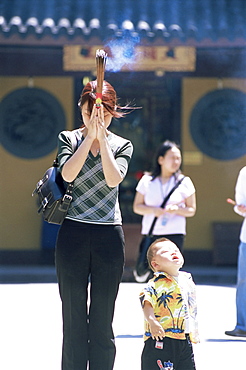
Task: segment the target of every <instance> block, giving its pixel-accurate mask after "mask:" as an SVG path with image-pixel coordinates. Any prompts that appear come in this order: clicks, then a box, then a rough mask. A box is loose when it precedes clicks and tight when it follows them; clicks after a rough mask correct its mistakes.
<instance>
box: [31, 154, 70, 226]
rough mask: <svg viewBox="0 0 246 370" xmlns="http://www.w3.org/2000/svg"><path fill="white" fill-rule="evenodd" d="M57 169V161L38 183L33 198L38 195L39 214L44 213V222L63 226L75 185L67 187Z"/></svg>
mask: <svg viewBox="0 0 246 370" xmlns="http://www.w3.org/2000/svg"><path fill="white" fill-rule="evenodd" d="M57 167H58V163H57V160H55V161H54V164H53V166H52V167H50V168H49V169H48V170H47V171H46V172H45V174H44V176H43V178H42V179H41V180H39V182H38V183H37V185H36V188H35V189H34V191H33V193H32V196H34V195H35V194H36V195H37V203H38V213H41V212H42V214H43V218H44V220H45V221H47V222H49V223H51V224H57V225H61V224H62V222H63V220H64V218H65V217H66V214H67V212H68V208H69V206H70V203H71V201H72V191H73V183H69V184H68V185H67V186H66V185H65V183H64V181H63V178H62V176H61V173H60V172H59V171H58V168H57Z"/></svg>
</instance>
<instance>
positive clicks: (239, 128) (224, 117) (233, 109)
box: [190, 89, 246, 160]
mask: <svg viewBox="0 0 246 370" xmlns="http://www.w3.org/2000/svg"><path fill="white" fill-rule="evenodd" d="M190 133H191V136H192V138H193V140H194V142H195V143H196V145H197V146H198V148H199V149H200V150H201V151H202V152H203V153H204V154H207V155H208V156H210V157H212V158H215V159H219V160H233V159H236V158H239V157H242V156H243V155H245V154H246V94H245V93H243V92H242V91H239V90H236V89H221V90H214V91H212V92H210V93H208V94H206V95H205V96H203V97H202V98H201V99H200V100H199V101H198V102H197V104H196V105H195V107H194V109H193V111H192V113H191V118H190Z"/></svg>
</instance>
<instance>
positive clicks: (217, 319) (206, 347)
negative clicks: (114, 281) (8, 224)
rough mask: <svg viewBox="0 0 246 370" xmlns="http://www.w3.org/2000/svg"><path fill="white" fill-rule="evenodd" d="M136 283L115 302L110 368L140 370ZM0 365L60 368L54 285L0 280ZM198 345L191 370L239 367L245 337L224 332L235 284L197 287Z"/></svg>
mask: <svg viewBox="0 0 246 370" xmlns="http://www.w3.org/2000/svg"><path fill="white" fill-rule="evenodd" d="M141 288H142V284H137V283H127V282H123V283H121V285H120V291H119V295H118V298H117V302H116V310H115V318H114V331H115V336H116V346H117V356H116V361H115V367H114V370H125V369H127V370H140V356H141V351H142V347H143V340H142V330H143V317H142V311H141V308H140V304H139V301H138V294H139V291H140V290H141ZM0 297H1V304H0V348H1V356H0V369H1V370H60V358H61V342H62V321H61V303H60V298H59V295H58V288H57V284H56V283H36V284H34V283H29V284H20V283H18V284H0ZM197 298H198V308H199V327H200V336H201V343H200V344H198V345H195V346H194V351H195V356H196V363H197V370H208V369H211V370H231V369H237V370H244V369H245V354H244V350H245V349H246V338H245V339H244V338H233V337H228V336H226V335H225V334H224V331H225V330H230V329H232V328H233V327H234V324H235V286H234V285H229V286H227V285H199V284H198V285H197Z"/></svg>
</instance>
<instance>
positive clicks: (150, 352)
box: [141, 336, 196, 370]
mask: <svg viewBox="0 0 246 370" xmlns="http://www.w3.org/2000/svg"><path fill="white" fill-rule="evenodd" d="M156 343H157V344H156ZM158 363H159V364H158ZM165 363H166V364H165ZM168 363H171V364H173V366H171V364H170V365H169V366H170V368H171V369H172V370H195V369H196V367H195V362H194V354H193V349H192V344H191V342H190V339H189V336H186V339H185V340H180V339H172V338H167V337H165V338H164V339H163V340H161V341H159V342H156V340H153V339H152V338H150V339H147V340H146V342H145V343H144V349H143V353H142V362H141V370H160V369H161V368H162V366H163V368H165V365H166V366H167V364H168Z"/></svg>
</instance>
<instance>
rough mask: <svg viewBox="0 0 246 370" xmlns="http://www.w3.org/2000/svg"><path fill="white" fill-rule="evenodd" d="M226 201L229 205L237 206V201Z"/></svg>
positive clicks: (228, 199) (229, 199)
mask: <svg viewBox="0 0 246 370" xmlns="http://www.w3.org/2000/svg"><path fill="white" fill-rule="evenodd" d="M226 201H227V203H229V204H232V205H234V206H236V205H237V203H236V202H235V200H232V199H231V198H227V199H226Z"/></svg>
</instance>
